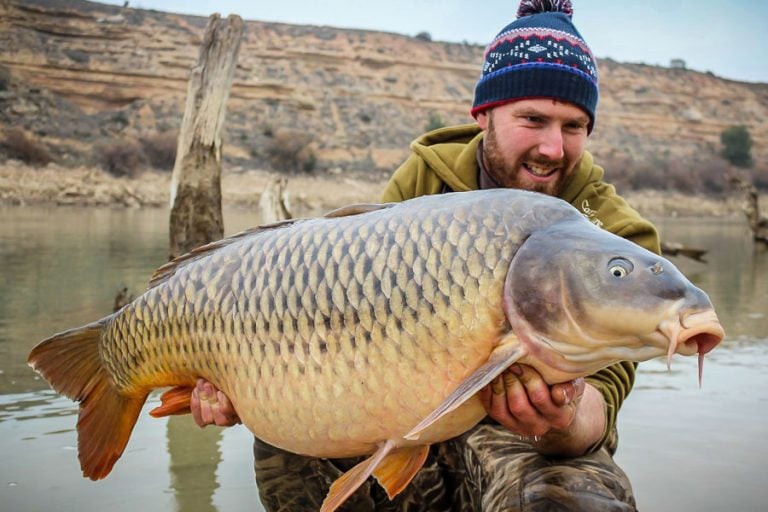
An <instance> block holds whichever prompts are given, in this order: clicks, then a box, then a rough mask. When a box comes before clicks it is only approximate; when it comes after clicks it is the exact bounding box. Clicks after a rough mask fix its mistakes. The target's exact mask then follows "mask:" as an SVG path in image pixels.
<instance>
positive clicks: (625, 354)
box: [504, 222, 725, 383]
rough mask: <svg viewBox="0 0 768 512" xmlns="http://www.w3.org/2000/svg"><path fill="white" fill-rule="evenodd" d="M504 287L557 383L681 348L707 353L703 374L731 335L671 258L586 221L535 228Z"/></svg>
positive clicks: (528, 341)
mask: <svg viewBox="0 0 768 512" xmlns="http://www.w3.org/2000/svg"><path fill="white" fill-rule="evenodd" d="M504 293H505V296H504V304H505V306H504V307H505V312H506V316H507V319H508V320H509V322H510V325H511V326H512V329H513V331H514V332H515V334H517V335H518V337H519V338H520V339H521V341H522V342H523V343H524V344H525V345H526V346H527V350H528V353H529V354H530V356H529V360H530V361H531V364H532V365H533V366H535V367H536V368H537V369H538V370H539V371H540V373H542V375H543V376H544V378H545V379H546V380H547V381H548V382H550V383H555V382H562V381H565V380H571V379H573V378H576V377H579V376H584V375H589V374H591V373H594V372H595V371H597V370H599V369H601V368H604V367H606V366H609V365H611V364H614V363H616V362H619V361H636V362H639V361H645V360H648V359H651V358H654V357H659V356H667V358H668V361H669V360H671V358H672V355H673V354H675V353H678V354H683V355H694V354H699V375H700V376H701V365H702V362H703V356H704V354H706V353H708V352H709V351H711V350H712V349H713V348H714V347H715V346H717V344H718V343H720V341H722V339H723V337H724V335H725V333H724V331H723V328H722V326H721V325H720V322H719V320H718V318H717V315H716V313H715V310H714V307H713V305H712V302H711V301H710V299H709V297H708V296H707V294H706V293H705V292H704V291H702V290H701V289H699V288H697V287H696V286H694V285H693V284H692V283H691V282H690V281H689V280H688V279H687V278H686V277H685V276H684V275H683V274H682V273H681V272H680V271H679V270H678V269H677V268H676V267H675V266H674V265H673V264H672V263H671V262H670V261H669V260H667V259H665V258H663V257H661V256H659V255H657V254H654V253H652V252H650V251H648V250H646V249H644V248H642V247H640V246H638V245H636V244H634V243H632V242H630V241H628V240H625V239H623V238H621V237H618V236H616V235H613V234H611V233H609V232H607V231H604V230H602V229H599V228H593V226H591V225H590V224H588V223H582V222H562V223H558V224H557V225H554V226H552V227H550V228H548V229H545V230H541V231H537V232H535V233H533V234H531V235H530V236H529V237H528V238H527V239H526V240H525V241H524V242H523V243H522V245H521V246H520V248H519V249H518V251H517V252H516V254H515V256H514V258H513V260H512V262H511V264H510V267H509V271H508V274H507V278H506V283H505V292H504ZM700 378H701V377H700Z"/></svg>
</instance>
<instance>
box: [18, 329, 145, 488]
mask: <svg viewBox="0 0 768 512" xmlns="http://www.w3.org/2000/svg"><path fill="white" fill-rule="evenodd" d="M105 324H106V320H105V319H102V320H100V321H98V322H94V323H91V324H88V325H85V326H83V327H78V328H76V329H71V330H69V331H66V332H63V333H60V334H56V335H54V336H51V337H50V338H48V339H46V340H44V341H42V342H40V344H38V345H37V346H36V347H35V348H33V349H32V352H30V354H29V358H28V359H27V362H28V363H29V365H30V366H31V367H32V368H33V369H35V371H37V372H38V373H40V374H41V375H42V376H43V377H44V378H45V380H47V381H48V383H49V384H50V385H51V387H52V388H53V389H55V390H56V391H57V392H59V393H61V394H62V395H65V396H67V397H69V398H71V399H72V400H75V401H77V402H79V403H80V416H79V417H78V420H77V449H78V458H79V459H80V468H81V469H82V470H83V475H84V476H87V477H89V478H90V479H92V480H100V479H102V478H104V477H105V476H107V475H108V474H109V472H110V471H111V470H112V466H114V464H115V462H116V461H117V459H119V458H120V455H122V453H123V450H125V445H126V444H127V443H128V438H129V437H130V436H131V431H132V430H133V426H134V425H135V424H136V420H137V418H138V416H139V413H140V412H141V408H142V406H143V405H144V402H145V401H146V399H147V394H144V395H141V396H123V395H121V394H119V393H118V391H117V390H116V389H115V388H114V386H113V385H112V382H111V380H110V378H109V376H108V375H107V372H106V369H105V368H104V366H103V364H102V361H101V357H100V355H99V340H100V339H101V332H102V329H103V328H104V325H105Z"/></svg>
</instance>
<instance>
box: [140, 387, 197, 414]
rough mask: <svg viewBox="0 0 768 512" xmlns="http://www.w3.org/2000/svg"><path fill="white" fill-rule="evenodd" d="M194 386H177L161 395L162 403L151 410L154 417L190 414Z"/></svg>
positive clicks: (150, 412)
mask: <svg viewBox="0 0 768 512" xmlns="http://www.w3.org/2000/svg"><path fill="white" fill-rule="evenodd" d="M194 389H195V388H194V386H176V387H175V388H171V389H169V390H168V391H166V392H165V393H163V394H162V395H160V401H161V402H162V404H161V405H159V406H158V407H155V408H154V409H152V410H151V411H149V414H150V416H152V417H153V418H162V417H163V416H173V415H177V414H189V413H190V412H191V409H190V407H189V403H190V400H191V399H192V391H193V390H194Z"/></svg>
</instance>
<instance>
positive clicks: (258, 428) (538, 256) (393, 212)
mask: <svg viewBox="0 0 768 512" xmlns="http://www.w3.org/2000/svg"><path fill="white" fill-rule="evenodd" d="M617 261H618V262H619V263H616V262H617ZM632 262H634V263H632ZM619 264H620V265H625V266H624V267H621V268H630V266H631V267H632V268H634V269H635V273H634V274H633V277H636V278H637V283H635V281H632V280H629V281H628V282H627V283H624V285H623V286H622V285H621V284H622V283H617V282H614V281H615V279H616V277H615V275H614V274H613V273H611V272H609V270H610V269H611V268H614V267H615V266H616V265H619ZM649 268H650V269H653V271H652V272H647V269H649ZM626 273H627V274H629V271H626ZM686 323H687V324H686ZM619 331H620V332H619ZM722 336H723V333H722V328H721V327H720V325H719V323H718V322H717V318H716V316H715V314H714V311H713V309H712V305H711V302H710V301H709V299H708V298H707V297H706V294H704V293H703V292H702V291H701V290H698V289H697V288H695V287H694V286H693V285H692V284H691V283H690V282H688V281H687V280H686V279H685V278H684V276H682V275H681V274H680V273H679V272H678V271H677V270H676V269H675V268H674V266H673V265H671V263H669V262H667V261H666V260H663V258H661V257H659V256H658V255H654V254H652V253H650V252H648V251H645V250H644V249H642V248H640V247H638V246H636V245H634V244H632V243H631V242H628V241H626V240H623V239H621V238H618V237H616V236H615V235H611V234H609V233H606V232H604V231H602V230H600V229H599V228H597V227H595V226H594V225H592V224H591V223H590V222H589V221H588V220H587V219H585V218H584V217H583V216H582V215H581V214H580V213H579V212H578V211H577V210H575V209H574V208H573V207H571V206H570V205H568V204H567V203H565V202H564V201H560V200H558V199H554V198H551V197H547V196H544V195H540V194H535V193H529V192H522V191H512V190H493V191H481V192H466V193H459V194H444V195H441V196H434V197H423V198H418V199H414V200H411V201H406V202H403V203H401V204H398V205H383V206H357V207H350V208H346V209H342V210H341V211H338V212H335V213H331V214H329V215H328V216H327V217H325V218H320V219H313V220H307V221H295V222H289V223H279V224H277V225H274V226H266V227H263V228H259V229H255V230H251V231H248V232H244V233H243V234H240V235H235V236H234V237H231V238H229V239H226V240H222V241H219V242H215V243H213V244H210V245H208V246H205V247H202V248H200V249H197V250H195V251H193V252H191V253H190V254H188V255H185V256H183V257H181V258H179V259H177V260H176V261H174V262H171V263H169V264H168V265H166V266H164V267H161V268H160V269H159V270H158V271H157V272H156V274H155V276H153V278H152V280H151V283H150V289H149V290H148V291H147V292H145V293H144V294H143V295H141V296H140V297H138V298H136V299H135V300H134V301H133V302H131V303H130V304H128V305H126V306H125V307H123V308H122V309H121V310H120V311H118V312H116V313H114V314H113V315H110V316H108V317H106V318H104V319H101V320H99V321H97V322H94V323H92V324H88V325H86V326H83V327H80V328H77V329H72V330H70V331H66V332H64V333H61V334H58V335H54V336H52V337H51V338H49V339H47V340H44V341H43V342H41V343H40V344H39V345H38V346H37V347H35V348H34V349H33V351H32V353H31V354H30V356H29V362H30V364H31V365H32V366H33V367H34V368H35V369H36V370H37V371H39V372H40V373H41V374H42V375H43V376H44V377H45V378H46V379H47V380H48V381H49V382H51V384H52V386H53V387H54V389H56V390H57V391H59V392H61V393H63V394H66V395H67V396H69V397H71V398H73V399H76V400H78V401H80V410H81V412H80V419H79V420H78V455H79V457H80V461H81V466H82V468H83V472H84V474H85V475H86V476H89V477H91V478H93V479H98V478H103V477H105V476H106V475H107V474H108V473H109V471H110V470H111V468H112V465H113V464H114V463H115V461H116V460H117V458H118V457H119V456H120V455H121V454H122V452H123V450H124V449H125V445H126V444H127V442H128V438H129V437H130V433H131V430H132V428H133V424H134V422H135V421H136V418H137V416H138V414H139V412H140V410H141V407H142V405H143V403H144V401H145V400H146V397H147V395H148V393H149V392H150V391H151V390H153V389H155V388H158V387H167V386H173V388H172V389H171V390H169V391H168V392H166V393H165V394H164V395H163V397H162V405H161V406H160V407H159V408H157V409H155V410H154V411H153V412H152V414H153V415H159V416H162V415H168V414H175V413H179V412H184V411H185V410H186V408H187V407H188V406H189V400H190V394H191V390H192V387H193V386H194V384H195V382H196V380H197V379H198V378H204V379H206V380H208V381H210V382H212V383H213V384H214V385H215V386H216V387H218V388H219V389H221V390H222V391H223V392H224V393H225V394H226V395H227V397H229V399H230V400H231V401H232V403H233V404H234V406H235V409H236V410H237V412H238V415H239V417H240V419H241V421H242V423H243V424H244V425H245V426H246V427H247V428H249V429H250V430H251V431H252V432H253V433H254V434H256V435H257V436H258V437H260V438H261V439H262V440H264V441H266V442H268V443H271V444H274V445H276V446H278V447H281V448H284V449H286V450H289V451H293V452H296V453H301V454H305V455H311V456H316V457H347V456H357V455H366V454H373V455H371V456H370V457H369V458H368V459H365V460H364V461H363V462H361V463H360V464H358V465H357V466H355V467H354V468H353V469H352V470H350V471H349V472H347V473H346V474H345V475H344V477H342V478H340V479H339V480H337V481H336V482H335V483H334V484H333V486H332V487H331V491H330V493H329V501H327V503H326V505H324V507H323V511H325V510H332V509H333V508H335V507H336V506H338V504H340V503H341V501H343V500H344V498H345V497H346V496H348V495H349V494H350V493H351V492H353V491H354V490H355V489H356V488H357V487H358V486H360V485H361V484H362V482H363V481H364V480H365V479H366V478H367V477H368V476H370V475H371V474H373V475H375V476H377V478H378V479H379V481H380V483H381V484H382V485H383V486H384V487H385V489H386V490H387V492H388V494H389V495H390V496H392V495H394V494H396V493H397V492H399V491H400V490H402V488H403V487H404V486H405V485H407V482H408V481H410V479H411V478H413V476H414V475H415V473H416V471H418V469H419V467H421V464H423V461H424V457H425V456H426V451H425V450H426V449H427V447H428V446H429V445H430V444H431V443H434V442H438V441H442V440H445V439H448V438H451V437H454V436H456V435H459V434H461V433H463V432H465V431H466V430H467V429H469V428H471V427H472V426H473V425H475V424H476V423H477V422H478V421H480V420H481V419H482V418H483V416H484V415H485V410H484V408H483V406H482V404H481V402H480V399H479V397H478V395H477V392H478V391H479V390H480V389H482V387H484V386H485V385H487V384H488V383H489V382H490V381H491V380H492V379H493V378H495V377H497V376H498V375H500V373H501V372H502V371H504V370H505V369H506V368H508V367H509V366H510V365H511V364H513V363H515V362H520V363H522V364H528V365H530V366H532V367H534V368H535V369H536V370H537V371H538V372H539V373H540V374H541V375H542V377H543V378H544V379H545V380H546V381H547V382H550V383H556V382H564V381H567V380H572V379H574V378H577V377H580V376H585V375H588V374H591V373H594V372H595V371H597V370H599V369H600V368H603V367H605V366H608V365H610V364H613V363H616V362H619V361H622V360H635V361H639V360H644V359H648V358H650V357H654V356H658V355H662V354H672V353H674V352H679V353H683V354H686V355H690V354H692V353H694V352H696V351H697V350H698V352H699V353H700V354H703V353H706V352H707V351H709V350H711V349H712V348H713V347H714V346H715V345H716V344H717V343H718V342H719V341H720V340H721V339H722ZM62 361H63V362H64V363H66V364H62Z"/></svg>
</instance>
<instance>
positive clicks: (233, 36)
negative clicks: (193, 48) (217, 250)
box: [170, 14, 243, 258]
mask: <svg viewBox="0 0 768 512" xmlns="http://www.w3.org/2000/svg"><path fill="white" fill-rule="evenodd" d="M242 34H243V20H242V19H241V18H240V17H239V16H236V15H231V16H229V17H228V18H227V19H226V20H222V19H220V16H219V15H218V14H214V15H212V16H211V17H210V18H209V19H208V26H207V27H206V29H205V36H204V38H203V42H202V45H201V47H200V55H199V57H198V60H197V64H195V67H194V68H192V72H191V74H190V78H189V86H188V89H187V102H186V107H185V110H184V119H183V120H182V122H181V129H180V130H179V142H178V147H177V150H176V162H175V164H174V167H173V177H172V180H171V205H170V206H171V216H170V257H171V258H175V257H177V256H179V255H181V254H184V253H186V252H189V251H190V250H191V249H194V248H195V247H198V246H200V245H203V244H206V243H208V242H212V241H214V240H218V239H220V238H221V237H223V236H224V220H223V216H222V212H221V154H222V148H221V128H222V126H223V125H224V114H225V112H226V103H227V98H228V97H229V89H230V86H231V85H232V77H233V75H234V72H235V62H236V60H237V54H238V51H239V49H240V41H241V38H242Z"/></svg>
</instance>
